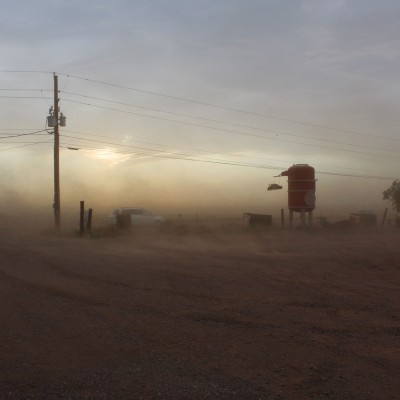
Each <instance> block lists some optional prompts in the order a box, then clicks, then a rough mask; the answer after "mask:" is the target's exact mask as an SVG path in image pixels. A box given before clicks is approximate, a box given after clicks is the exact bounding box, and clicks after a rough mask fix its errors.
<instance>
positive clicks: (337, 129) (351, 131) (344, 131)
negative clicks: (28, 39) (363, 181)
mask: <svg viewBox="0 0 400 400" xmlns="http://www.w3.org/2000/svg"><path fill="white" fill-rule="evenodd" d="M57 74H58V75H61V76H66V77H68V78H74V79H79V80H83V81H87V82H92V83H97V84H101V85H106V86H110V87H115V88H119V89H125V90H130V91H135V92H139V93H146V94H151V95H154V96H160V97H166V98H169V99H174V100H180V101H184V102H189V103H194V104H199V105H203V106H208V107H214V108H219V109H223V110H227V111H233V112H236V113H243V114H248V115H253V116H257V117H264V118H270V119H276V120H279V121H284V122H291V123H295V124H299V125H305V126H312V127H315V128H323V129H329V130H331V131H336V132H342V133H351V134H355V135H362V136H370V137H371V136H372V137H377V138H385V139H389V140H397V139H396V138H392V137H390V136H378V135H372V134H369V133H365V132H360V131H354V130H350V129H342V128H336V127H332V126H328V125H322V124H317V123H313V122H306V121H300V120H296V119H292V118H283V117H278V116H275V115H270V114H262V113H256V112H252V111H247V110H241V109H237V108H231V107H226V106H222V105H218V104H213V103H207V102H203V101H198V100H193V99H189V98H185V97H178V96H171V95H167V94H163V93H157V92H152V91H148V90H143V89H137V88H133V87H129V86H124V85H119V84H115V83H109V82H104V81H100V80H96V79H90V78H84V77H81V76H77V75H71V74H65V73H61V72H57Z"/></svg>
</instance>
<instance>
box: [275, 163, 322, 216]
mask: <svg viewBox="0 0 400 400" xmlns="http://www.w3.org/2000/svg"><path fill="white" fill-rule="evenodd" d="M281 175H282V176H287V177H288V204H289V210H291V211H297V212H301V211H311V210H314V208H315V182H316V179H315V170H314V168H313V167H311V166H309V165H308V164H295V165H292V166H291V167H290V168H289V169H288V170H287V171H285V172H282V174H281Z"/></svg>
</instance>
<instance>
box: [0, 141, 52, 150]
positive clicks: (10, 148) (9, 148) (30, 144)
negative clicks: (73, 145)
mask: <svg viewBox="0 0 400 400" xmlns="http://www.w3.org/2000/svg"><path fill="white" fill-rule="evenodd" d="M44 143H51V141H46V142H35V143H29V144H23V145H21V146H15V147H8V148H7V149H0V151H7V150H13V149H20V148H21V147H29V146H35V145H37V144H44Z"/></svg>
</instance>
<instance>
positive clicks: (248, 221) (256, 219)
mask: <svg viewBox="0 0 400 400" xmlns="http://www.w3.org/2000/svg"><path fill="white" fill-rule="evenodd" d="M243 223H244V225H259V226H271V225H272V215H268V214H253V213H244V214H243Z"/></svg>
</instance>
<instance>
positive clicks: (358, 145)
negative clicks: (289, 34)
mask: <svg viewBox="0 0 400 400" xmlns="http://www.w3.org/2000/svg"><path fill="white" fill-rule="evenodd" d="M62 93H64V94H69V95H72V96H77V97H83V98H87V99H91V100H98V101H104V102H107V103H112V104H119V105H124V106H128V107H134V108H140V109H143V110H149V111H155V112H162V113H165V114H170V115H176V116H180V117H187V118H194V119H198V120H201V121H208V122H216V123H219V124H225V125H231V126H234V127H238V128H246V129H252V130H256V131H260V132H269V133H275V134H279V135H285V136H292V137H298V138H302V139H307V140H314V141H319V142H326V143H335V144H342V145H346V146H352V147H357V148H365V149H372V150H382V151H391V150H389V149H384V148H378V147H376V146H366V145H364V144H352V143H346V142H342V141H340V140H332V139H324V138H312V137H309V136H304V135H299V134H295V133H290V132H283V131H280V130H276V129H265V128H258V127H254V126H250V125H244V124H236V123H232V122H227V121H221V120H217V119H211V118H204V117H198V116H194V115H189V114H182V113H177V112H172V111H165V110H161V109H157V108H150V107H144V106H139V105H136V104H130V103H125V102H120V101H113V100H108V99H103V98H100V97H93V96H87V95H84V94H80V93H72V92H65V91H63V92H62ZM64 100H65V99H64ZM181 123H185V121H181ZM376 138H379V139H380V140H381V139H382V138H381V137H378V136H376ZM391 140H392V141H396V142H400V140H399V139H395V138H392V139H391Z"/></svg>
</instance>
